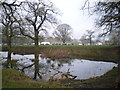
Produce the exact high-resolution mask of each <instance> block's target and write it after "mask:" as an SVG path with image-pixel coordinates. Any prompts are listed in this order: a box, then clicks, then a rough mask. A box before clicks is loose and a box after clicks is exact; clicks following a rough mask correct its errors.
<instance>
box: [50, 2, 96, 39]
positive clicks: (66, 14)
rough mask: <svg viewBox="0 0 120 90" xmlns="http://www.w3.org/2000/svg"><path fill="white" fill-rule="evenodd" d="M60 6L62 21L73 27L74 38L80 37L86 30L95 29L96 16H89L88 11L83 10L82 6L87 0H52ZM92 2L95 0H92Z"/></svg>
mask: <svg viewBox="0 0 120 90" xmlns="http://www.w3.org/2000/svg"><path fill="white" fill-rule="evenodd" d="M52 1H53V3H54V4H55V5H56V7H58V8H59V9H60V10H61V12H62V16H61V17H60V20H61V21H62V23H66V24H69V25H70V26H71V27H72V28H73V35H72V36H73V38H76V39H80V37H81V36H82V35H83V34H84V33H85V31H86V30H94V29H95V27H94V18H95V16H89V15H88V13H85V11H84V12H83V11H82V10H80V9H81V7H82V6H83V5H84V3H85V0H52ZM91 1H92V2H91V4H92V3H93V2H94V1H95V0H91Z"/></svg>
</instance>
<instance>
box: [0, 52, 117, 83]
mask: <svg viewBox="0 0 120 90" xmlns="http://www.w3.org/2000/svg"><path fill="white" fill-rule="evenodd" d="M40 56H41V55H39V66H38V67H39V72H40V73H41V74H42V79H39V78H38V77H37V79H38V80H41V81H48V80H49V79H50V77H51V76H53V74H55V73H56V72H57V71H61V72H63V73H65V72H67V71H68V70H69V71H70V73H71V74H72V75H74V76H77V77H76V78H75V79H89V78H92V77H97V76H101V75H104V74H105V73H106V72H108V71H109V70H111V69H112V68H113V67H117V64H115V63H112V62H102V61H90V60H84V59H68V60H62V59H61V60H50V59H49V58H41V57H40ZM11 57H12V60H17V64H18V66H17V67H16V68H17V69H19V70H22V69H23V68H24V67H27V66H29V65H32V64H34V62H33V61H32V60H33V59H34V54H30V55H19V54H15V55H14V54H12V55H11ZM6 58H7V52H0V62H2V63H4V62H5V61H6V60H7V59H6ZM53 68H54V69H53ZM24 73H25V74H26V75H28V76H30V77H32V78H33V77H34V65H32V66H31V67H29V68H25V69H24ZM56 78H60V75H56Z"/></svg>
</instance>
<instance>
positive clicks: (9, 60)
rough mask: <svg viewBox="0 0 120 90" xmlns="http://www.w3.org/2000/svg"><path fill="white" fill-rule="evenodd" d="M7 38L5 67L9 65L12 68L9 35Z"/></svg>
mask: <svg viewBox="0 0 120 90" xmlns="http://www.w3.org/2000/svg"><path fill="white" fill-rule="evenodd" d="M7 39H8V57H7V68H8V67H9V65H10V67H11V68H12V63H11V53H12V51H11V37H9V38H7Z"/></svg>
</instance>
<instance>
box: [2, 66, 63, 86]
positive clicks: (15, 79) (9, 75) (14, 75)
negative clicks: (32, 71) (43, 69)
mask: <svg viewBox="0 0 120 90" xmlns="http://www.w3.org/2000/svg"><path fill="white" fill-rule="evenodd" d="M2 88H65V87H64V86H62V85H60V83H47V82H40V81H34V80H32V79H31V78H29V77H28V76H26V75H24V74H23V73H20V72H18V71H17V70H14V69H6V68H5V69H3V70H2Z"/></svg>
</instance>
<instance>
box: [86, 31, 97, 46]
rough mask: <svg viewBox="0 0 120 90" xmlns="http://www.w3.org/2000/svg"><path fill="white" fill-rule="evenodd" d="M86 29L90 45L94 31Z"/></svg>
mask: <svg viewBox="0 0 120 90" xmlns="http://www.w3.org/2000/svg"><path fill="white" fill-rule="evenodd" d="M86 31H87V34H86V36H87V37H88V40H89V43H90V45H92V38H94V33H95V32H94V31H91V30H86Z"/></svg>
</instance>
